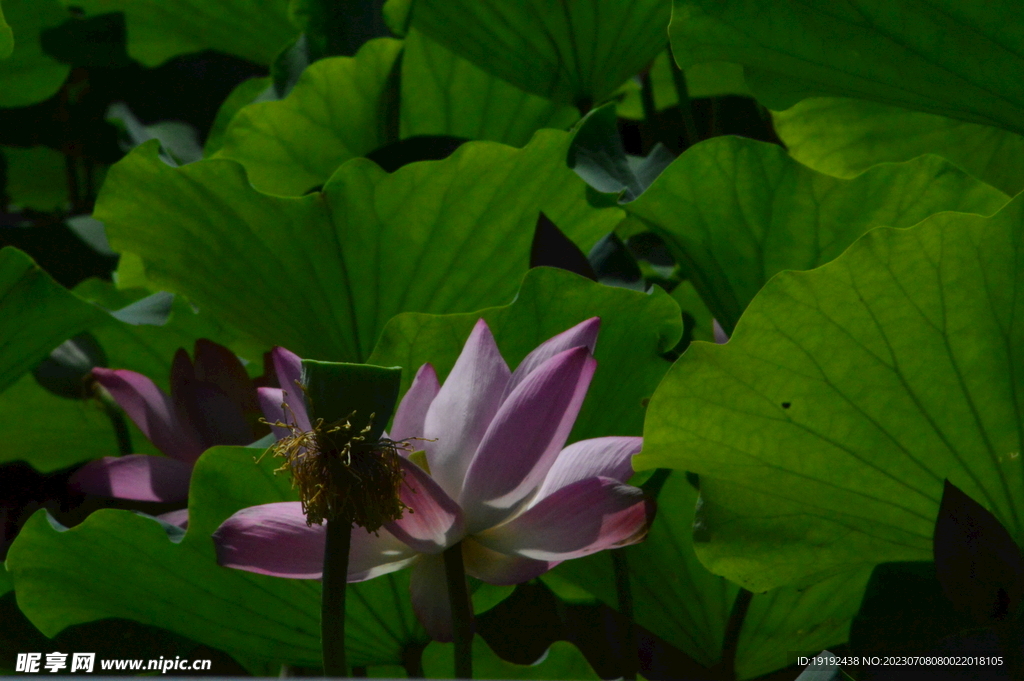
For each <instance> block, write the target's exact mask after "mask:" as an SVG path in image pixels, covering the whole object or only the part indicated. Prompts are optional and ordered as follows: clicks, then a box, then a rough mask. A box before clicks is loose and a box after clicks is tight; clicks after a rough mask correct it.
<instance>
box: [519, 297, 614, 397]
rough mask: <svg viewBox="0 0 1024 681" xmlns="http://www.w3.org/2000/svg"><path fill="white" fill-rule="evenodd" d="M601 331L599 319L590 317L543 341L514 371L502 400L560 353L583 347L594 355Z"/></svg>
mask: <svg viewBox="0 0 1024 681" xmlns="http://www.w3.org/2000/svg"><path fill="white" fill-rule="evenodd" d="M600 330H601V318H600V317H591V318H590V319H588V320H586V321H583V322H580V323H579V324H577V325H576V326H574V327H572V328H571V329H568V330H566V331H563V332H562V333H560V334H558V335H557V336H554V337H552V338H549V339H548V340H546V341H544V342H543V343H541V344H540V345H538V346H537V348H536V349H535V350H534V351H533V352H531V353H530V354H529V355H527V356H526V359H524V360H523V361H522V362H520V363H519V366H518V367H516V370H515V371H514V372H512V378H510V379H509V381H508V386H506V388H505V394H504V395H502V400H505V399H506V398H507V397H508V396H509V395H510V394H512V391H513V390H514V389H515V387H516V386H517V385H519V384H520V383H522V382H523V379H524V378H526V377H527V375H529V374H530V373H531V372H532V371H533V370H534V369H536V368H537V367H539V366H540V365H541V364H543V363H544V362H546V361H548V360H549V359H551V358H552V357H554V356H555V355H557V354H558V353H560V352H565V351H566V350H571V349H573V348H578V347H580V346H585V347H587V348H588V349H589V350H590V353H591V354H593V353H594V348H595V347H596V346H597V334H598V332H599V331H600Z"/></svg>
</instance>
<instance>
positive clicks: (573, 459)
mask: <svg viewBox="0 0 1024 681" xmlns="http://www.w3.org/2000/svg"><path fill="white" fill-rule="evenodd" d="M643 444H644V439H643V438H642V437H596V438H594V439H592V440H581V441H579V442H576V443H573V444H571V445H569V446H568V447H566V448H565V449H563V450H562V451H561V452H560V453H559V454H558V458H557V459H555V463H554V464H552V465H551V470H549V471H548V474H547V477H545V478H544V482H542V483H541V485H540V488H539V489H538V490H537V494H536V496H534V498H533V500H532V501H531V502H530V504H531V505H536V503H537V502H538V501H540V500H541V499H543V498H544V497H546V496H548V495H549V494H551V493H552V492H555V491H556V490H559V489H561V488H563V487H566V486H568V485H571V484H572V483H574V482H576V481H578V480H583V479H585V478H594V477H602V478H612V479H613V480H618V481H619V482H626V481H627V480H629V478H630V477H632V475H633V455H634V454H636V453H637V452H639V451H640V448H641V447H642V446H643Z"/></svg>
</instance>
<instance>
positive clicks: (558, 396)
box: [431, 347, 597, 534]
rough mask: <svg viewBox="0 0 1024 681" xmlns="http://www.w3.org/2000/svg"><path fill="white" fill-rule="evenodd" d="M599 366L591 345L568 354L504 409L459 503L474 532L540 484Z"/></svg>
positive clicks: (547, 365)
mask: <svg viewBox="0 0 1024 681" xmlns="http://www.w3.org/2000/svg"><path fill="white" fill-rule="evenodd" d="M596 367H597V362H596V361H595V360H594V357H593V355H591V354H590V350H588V349H587V348H586V347H578V348H573V349H572V350H566V351H564V352H561V353H559V354H557V355H555V356H554V357H552V358H550V359H548V360H547V361H546V362H544V363H543V364H542V365H540V366H539V367H537V368H536V369H535V370H534V371H532V372H530V375H529V376H527V377H526V378H525V379H524V380H523V382H522V383H520V384H519V386H518V387H517V388H516V389H515V390H513V391H512V394H511V395H509V396H508V399H507V400H505V402H504V403H503V404H502V405H501V408H500V409H499V410H498V413H497V414H496V415H495V417H494V420H493V421H492V422H491V426H490V428H488V429H487V434H486V435H485V436H484V438H483V441H482V442H481V443H480V447H479V449H478V450H477V454H476V456H475V457H474V458H473V462H472V463H471V464H470V466H469V470H468V471H467V472H466V482H465V485H464V486H463V489H462V495H461V496H460V497H459V499H458V501H459V504H460V505H461V506H462V509H463V511H464V512H465V513H466V524H467V530H468V531H469V533H471V534H474V533H476V532H479V531H480V530H483V529H486V528H488V527H491V526H493V525H496V524H498V523H499V522H501V521H502V520H504V519H505V518H506V517H507V516H508V515H509V513H510V512H511V510H512V509H513V507H514V506H515V505H516V504H517V503H518V502H519V501H521V500H522V499H523V498H524V497H526V496H527V495H528V494H530V493H531V492H533V491H534V490H535V489H536V488H537V486H538V485H539V484H540V483H541V481H542V480H543V479H544V476H545V475H546V474H547V472H548V469H550V468H551V465H552V464H553V463H554V461H555V458H556V457H557V456H558V453H559V451H561V449H562V446H563V445H564V444H565V439H566V438H567V437H568V436H569V431H570V430H572V426H573V423H574V422H575V421H576V415H577V414H578V413H579V410H580V406H581V405H582V404H583V398H584V397H585V396H586V394H587V388H588V387H589V386H590V379H591V378H592V377H593V375H594V370H595V369H596ZM431 470H433V468H431Z"/></svg>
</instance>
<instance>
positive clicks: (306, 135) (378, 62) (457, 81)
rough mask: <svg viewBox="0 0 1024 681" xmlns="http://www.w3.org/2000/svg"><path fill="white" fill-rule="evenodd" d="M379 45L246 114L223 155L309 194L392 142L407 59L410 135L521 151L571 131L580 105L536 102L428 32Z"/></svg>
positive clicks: (274, 185)
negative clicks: (395, 93)
mask: <svg viewBox="0 0 1024 681" xmlns="http://www.w3.org/2000/svg"><path fill="white" fill-rule="evenodd" d="M404 45H405V47H404V51H403V43H402V42H401V41H398V40H393V39H390V38H382V39H379V40H372V41H370V42H368V43H366V45H364V46H363V47H362V48H361V49H360V50H359V52H358V53H357V54H356V56H355V57H336V58H331V59H323V60H320V61H318V62H316V63H314V64H312V65H310V66H309V68H307V69H306V71H305V72H304V73H303V75H302V77H301V78H300V80H299V82H298V83H297V84H296V86H295V88H294V89H293V90H292V92H291V93H290V94H289V95H288V97H286V98H285V99H283V100H281V101H274V102H261V103H258V104H253V105H251V106H248V107H245V108H244V109H242V110H241V111H240V112H239V113H238V114H237V115H236V116H235V118H234V120H232V122H231V124H230V126H229V127H228V128H227V131H226V133H225V136H224V142H223V148H222V149H221V151H220V152H219V154H218V156H219V157H221V158H231V159H234V160H236V161H238V162H239V163H241V164H242V165H244V166H245V168H246V170H247V171H248V173H249V179H250V180H251V181H252V183H253V184H254V185H255V186H256V188H257V189H260V190H262V191H266V192H270V193H274V194H284V195H300V194H304V193H305V192H307V191H309V190H310V189H312V188H314V187H317V186H320V185H322V184H323V183H324V182H325V181H326V180H327V178H329V177H330V176H331V174H332V173H333V172H334V171H335V169H337V167H338V166H339V165H341V164H342V163H344V162H345V161H347V160H349V159H352V158H355V157H357V156H364V155H366V154H368V153H369V152H371V151H373V150H374V149H377V148H378V147H381V146H383V145H384V144H385V143H387V142H388V141H390V140H389V139H388V134H389V133H388V126H389V114H388V112H387V111H386V109H388V108H389V107H391V106H393V105H394V103H393V102H392V101H391V97H392V95H391V87H392V86H391V78H390V76H391V73H392V70H393V69H394V68H396V65H395V61H396V59H398V58H399V54H400V53H401V66H400V69H401V86H400V100H399V104H398V106H399V109H398V111H399V113H398V115H399V126H398V130H397V131H393V132H391V133H390V134H392V135H393V134H396V133H397V134H399V136H400V137H402V138H408V137H413V136H416V135H451V136H455V137H463V138H466V139H480V140H490V141H493V142H502V143H503V144H510V145H513V146H522V145H524V144H526V143H527V142H528V141H529V140H530V137H531V136H532V135H533V133H534V132H535V131H536V130H538V129H540V128H543V127H552V128H568V127H569V126H570V125H571V124H572V123H573V122H574V121H575V120H576V119H577V117H578V116H577V113H576V111H575V109H573V108H572V107H567V106H563V105H558V104H555V103H554V102H551V101H550V100H546V99H543V98H540V97H537V96H535V95H530V94H527V93H525V92H523V91H522V90H520V89H519V88H517V87H514V86H512V85H510V84H508V83H506V82H504V81H502V80H500V79H498V78H496V77H494V76H491V75H489V74H487V73H485V72H483V71H481V70H480V69H478V68H476V67H475V66H473V65H472V64H470V63H469V62H467V61H466V60H464V59H461V58H459V57H457V56H455V55H454V54H452V53H451V52H450V51H449V50H448V49H447V48H445V47H443V46H442V45H440V44H438V43H436V42H434V41H432V40H430V39H429V38H427V37H426V36H424V35H423V34H422V33H420V32H418V31H415V30H413V31H410V33H409V38H408V39H407V40H406V41H405V43H404Z"/></svg>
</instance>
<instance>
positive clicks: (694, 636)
mask: <svg viewBox="0 0 1024 681" xmlns="http://www.w3.org/2000/svg"><path fill="white" fill-rule="evenodd" d="M696 503H697V490H695V489H694V488H693V487H692V486H691V485H690V484H689V483H688V482H687V480H686V476H685V475H683V474H682V473H681V472H676V473H672V474H671V475H670V476H669V478H668V480H667V481H666V482H665V485H664V487H663V488H662V489H661V492H660V493H659V495H658V514H657V516H655V519H654V524H653V525H652V527H651V531H650V533H649V534H648V535H647V538H646V539H645V540H644V541H643V542H642V543H640V544H637V545H636V546H630V547H627V548H625V549H622V550H621V555H622V556H624V561H623V562H624V564H625V565H626V569H627V571H628V574H629V584H630V592H631V594H632V597H633V612H634V617H635V619H636V622H637V623H638V624H639V625H640V626H642V627H644V628H645V629H648V630H649V631H651V632H653V633H654V634H656V635H658V636H660V637H661V638H663V639H665V640H666V641H668V642H669V643H671V644H672V645H674V646H676V647H678V648H679V649H680V650H682V651H683V652H685V653H686V654H687V655H689V656H690V657H692V658H693V659H694V660H696V661H697V662H699V663H700V664H702V665H704V666H707V667H710V666H712V665H715V664H718V663H719V662H720V661H721V658H722V642H723V639H724V635H725V630H726V625H727V622H728V620H729V615H730V613H731V611H732V608H733V602H734V601H735V600H736V596H737V594H738V593H739V587H738V586H736V585H735V584H733V583H731V582H729V581H728V580H726V579H725V578H723V577H718V576H716V575H713V574H711V573H710V572H708V570H707V568H705V567H704V566H703V565H702V564H701V563H700V561H699V560H698V559H697V555H696V553H695V552H694V549H693V541H692V539H691V534H692V531H693V520H694V507H695V505H696ZM549 574H550V575H552V576H553V577H555V578H556V579H563V580H566V581H568V582H570V583H572V584H575V585H578V586H580V587H583V588H584V589H587V590H588V591H591V592H592V593H593V594H594V595H595V596H597V597H598V598H599V599H600V600H602V601H604V602H605V603H607V604H608V605H610V606H611V607H613V608H614V607H618V605H619V604H618V596H617V593H616V590H615V575H614V572H613V568H612V560H611V559H610V556H609V555H608V554H595V555H593V556H588V557H587V558H583V559H580V560H571V561H566V562H564V563H562V564H561V565H559V566H558V567H557V568H555V570H554V571H553V572H551V573H549ZM870 576H871V569H870V568H859V569H856V570H854V571H850V572H845V573H842V574H839V575H836V576H834V577H832V578H830V579H828V580H826V581H824V582H821V583H819V584H815V585H813V586H811V587H810V588H807V589H799V590H798V589H795V588H793V587H781V588H777V589H773V590H771V591H769V592H767V593H760V594H754V596H753V598H752V599H751V602H750V607H749V609H748V610H747V615H746V617H745V618H744V620H743V628H742V629H741V630H740V638H739V642H738V645H737V649H736V675H737V678H739V679H749V678H753V677H756V676H761V675H763V674H766V673H768V672H772V671H775V670H777V669H782V668H783V667H787V666H789V665H790V664H792V659H791V657H790V656H791V655H794V654H798V653H802V654H813V653H816V652H818V651H820V650H821V649H823V648H826V647H828V646H832V645H836V644H839V643H844V642H846V640H847V638H848V636H849V631H850V623H851V622H852V621H853V617H854V615H856V614H857V611H858V609H859V608H860V602H861V597H862V596H863V595H864V589H865V586H866V585H867V581H868V578H869V577H870ZM545 579H546V578H545Z"/></svg>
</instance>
